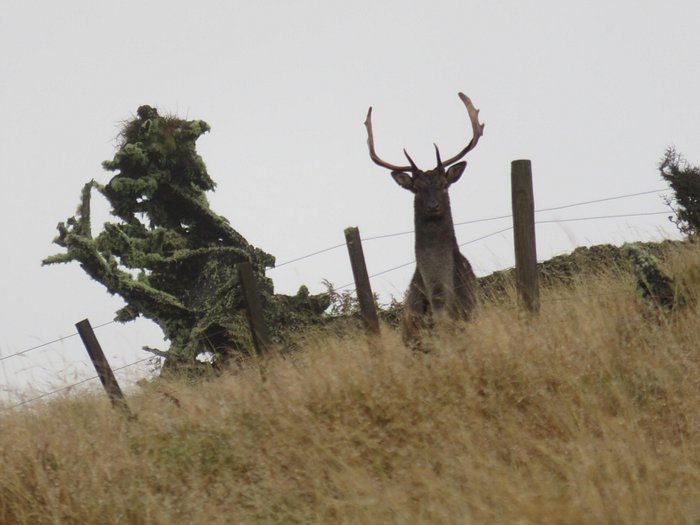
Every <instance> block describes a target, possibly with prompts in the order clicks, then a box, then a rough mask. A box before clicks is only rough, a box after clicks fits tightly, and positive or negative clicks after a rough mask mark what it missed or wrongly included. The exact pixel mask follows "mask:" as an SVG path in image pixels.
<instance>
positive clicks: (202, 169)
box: [43, 106, 328, 369]
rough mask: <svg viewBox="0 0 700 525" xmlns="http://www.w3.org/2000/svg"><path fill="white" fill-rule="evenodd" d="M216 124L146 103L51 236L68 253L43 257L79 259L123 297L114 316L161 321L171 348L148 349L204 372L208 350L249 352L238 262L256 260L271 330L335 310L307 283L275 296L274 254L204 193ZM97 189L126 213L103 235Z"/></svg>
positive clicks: (221, 358)
mask: <svg viewBox="0 0 700 525" xmlns="http://www.w3.org/2000/svg"><path fill="white" fill-rule="evenodd" d="M209 129H210V128H209V125H208V124H207V123H206V122H204V121H201V120H195V121H186V120H181V119H178V118H175V117H161V116H160V115H158V112H157V110H156V109H154V108H152V107H150V106H141V107H140V108H139V109H138V111H137V118H135V119H133V120H131V121H130V122H127V123H126V125H125V126H124V129H123V131H122V133H121V136H120V139H121V140H120V146H119V149H118V151H117V153H116V154H115V155H114V158H113V159H112V160H110V161H105V162H104V163H103V167H104V168H105V169H106V170H108V171H111V172H115V175H114V176H113V177H112V179H111V180H110V181H109V182H108V183H107V184H106V185H101V184H99V183H97V182H95V181H94V180H93V181H90V182H88V183H87V184H86V185H85V186H84V187H83V190H82V192H81V199H80V205H79V207H78V210H77V212H76V215H75V216H74V217H70V218H69V219H68V220H67V221H66V222H65V223H63V222H61V223H59V225H58V232H59V234H58V236H57V237H56V238H55V240H54V242H55V243H56V244H58V245H59V246H61V247H63V248H65V249H66V251H65V252H64V253H60V254H57V255H53V256H51V257H48V258H46V259H45V260H44V261H43V263H44V264H54V263H66V262H71V261H77V262H79V263H80V265H81V267H82V269H83V270H84V271H85V272H86V273H87V274H88V275H89V276H90V277H92V278H93V279H95V280H96V281H98V282H100V283H101V284H103V285H104V286H105V287H106V288H107V290H108V291H109V292H110V293H111V294H117V295H119V296H121V297H122V298H123V299H124V301H125V302H126V306H124V307H123V308H122V309H120V310H119V311H118V312H117V315H116V320H118V321H120V322H127V321H130V320H133V319H135V318H137V317H139V316H141V315H143V316H144V317H147V318H149V319H151V320H153V321H154V322H156V323H157V324H158V326H160V328H161V329H162V330H163V333H164V334H165V337H166V338H167V339H168V340H169V341H170V348H169V350H168V351H167V352H164V351H161V350H157V349H152V348H148V350H150V351H152V352H153V353H155V354H157V355H160V356H163V357H166V362H165V367H166V368H180V369H183V368H187V369H197V368H198V367H199V366H200V365H199V361H197V357H198V356H199V355H200V354H203V353H207V354H213V355H214V361H213V362H214V364H215V365H216V366H218V365H220V364H222V363H223V362H225V361H226V360H227V359H229V358H230V357H231V356H232V355H233V354H234V353H236V352H247V351H248V350H249V349H250V336H249V334H248V330H247V321H246V319H245V315H244V312H243V310H242V309H243V298H242V292H241V290H240V286H239V283H238V276H237V270H236V265H237V264H238V263H240V262H244V261H249V262H250V263H251V265H252V268H253V272H254V276H255V278H256V281H257V283H258V287H259V292H260V294H261V300H262V304H263V309H264V312H265V315H266V316H267V318H268V322H270V323H271V331H272V332H273V334H275V335H278V336H279V335H280V334H281V333H282V332H283V331H284V326H286V325H288V324H289V323H293V322H295V323H296V324H299V325H301V324H303V322H313V319H314V318H319V317H320V316H321V314H322V312H323V310H325V308H326V307H327V306H328V300H327V298H326V297H325V296H323V295H322V296H311V295H310V294H309V293H308V290H307V289H306V288H305V287H302V289H301V290H300V291H299V294H298V295H297V296H295V297H287V296H279V295H275V294H274V292H273V285H272V281H271V280H270V279H269V278H268V277H266V275H265V270H266V268H271V267H273V266H274V263H275V259H274V257H273V256H272V255H270V254H268V253H266V252H264V251H263V250H261V249H259V248H256V247H254V246H252V245H251V244H249V243H248V241H247V240H246V239H245V238H244V237H243V236H242V235H241V234H240V233H238V232H237V231H236V230H234V229H233V228H232V227H231V225H230V224H229V222H228V221H227V220H226V219H225V218H224V217H222V216H220V215H217V214H216V213H214V212H213V211H212V210H211V209H210V207H209V203H208V200H207V197H206V195H205V192H206V191H210V190H213V189H214V187H215V183H214V181H213V180H212V179H211V177H210V176H209V174H208V173H207V169H206V166H205V164H204V161H203V160H202V158H201V157H200V156H199V155H198V154H197V150H196V145H195V143H196V141H197V139H198V138H199V137H200V136H201V135H202V134H204V133H206V132H207V131H209ZM93 189H95V190H97V191H98V192H99V193H101V194H102V195H103V196H104V197H105V198H106V199H107V200H108V201H109V204H110V205H111V208H112V211H111V212H112V215H114V216H115V217H117V218H118V219H119V220H118V222H110V223H107V224H105V225H104V229H103V231H102V232H101V233H100V234H99V235H98V236H97V237H93V236H92V231H91V224H90V199H91V195H92V190H93Z"/></svg>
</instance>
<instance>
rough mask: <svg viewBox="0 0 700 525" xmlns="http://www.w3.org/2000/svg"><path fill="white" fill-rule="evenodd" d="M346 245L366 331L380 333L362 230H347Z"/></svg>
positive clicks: (353, 228)
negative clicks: (361, 235)
mask: <svg viewBox="0 0 700 525" xmlns="http://www.w3.org/2000/svg"><path fill="white" fill-rule="evenodd" d="M345 243H346V244H347V246H348V254H349V255H350V265H351V266H352V275H353V277H354V279H355V290H356V291H357V301H358V302H359V303H360V313H361V315H362V322H363V323H364V325H365V329H366V330H367V332H369V333H373V334H378V333H379V318H378V317H377V308H376V305H375V304H374V294H372V287H371V286H370V284H369V275H368V274H367V265H366V264H365V255H364V253H363V251H362V241H361V240H360V230H358V229H357V228H355V227H352V228H346V229H345Z"/></svg>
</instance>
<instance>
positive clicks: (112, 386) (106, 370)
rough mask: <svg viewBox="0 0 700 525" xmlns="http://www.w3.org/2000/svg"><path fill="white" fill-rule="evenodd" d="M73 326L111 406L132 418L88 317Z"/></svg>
mask: <svg viewBox="0 0 700 525" xmlns="http://www.w3.org/2000/svg"><path fill="white" fill-rule="evenodd" d="M75 327H76V328H77V329H78V334H80V338H81V339H82V340H83V344H84V345H85V349H86V350H87V353H88V355H89V356H90V360H91V361H92V364H93V365H94V366H95V371H96V372H97V375H98V376H99V378H100V381H102V386H103V387H104V389H105V392H107V395H108V396H109V400H110V401H111V402H112V406H113V407H116V408H120V409H122V410H124V411H125V412H126V413H127V415H128V416H129V417H131V418H133V417H134V416H133V415H132V413H131V411H130V410H129V406H128V405H127V403H126V399H125V398H124V393H123V392H122V389H121V388H119V383H117V378H116V377H114V372H112V369H111V368H110V366H109V363H108V362H107V358H106V357H105V354H104V352H103V351H102V347H101V346H100V342H99V341H98V340H97V336H95V332H94V330H93V329H92V326H91V325H90V321H89V320H88V319H83V320H82V321H80V322H79V323H76V325H75Z"/></svg>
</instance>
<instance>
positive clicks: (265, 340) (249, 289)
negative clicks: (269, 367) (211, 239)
mask: <svg viewBox="0 0 700 525" xmlns="http://www.w3.org/2000/svg"><path fill="white" fill-rule="evenodd" d="M238 280H239V281H240V283H241V288H242V290H243V298H244V299H245V305H246V313H247V314H248V323H249V324H250V332H251V334H252V335H253V344H254V345H255V351H256V352H257V354H258V356H261V355H263V354H265V353H267V352H268V351H269V350H270V347H271V345H270V337H269V336H268V333H267V325H266V324H265V319H264V318H263V312H262V306H260V297H259V296H258V287H257V285H256V284H255V277H253V269H252V267H251V265H250V263H249V262H247V261H246V262H242V263H239V264H238Z"/></svg>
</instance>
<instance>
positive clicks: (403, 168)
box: [365, 107, 415, 171]
mask: <svg viewBox="0 0 700 525" xmlns="http://www.w3.org/2000/svg"><path fill="white" fill-rule="evenodd" d="M365 127H366V128H367V146H369V157H370V158H371V159H372V161H373V162H374V163H375V164H378V165H379V166H381V167H382V168H388V169H390V170H394V171H411V169H412V167H415V164H413V161H411V158H410V157H408V153H406V150H404V153H406V157H408V160H409V162H410V163H411V166H397V165H396V164H389V163H388V162H386V161H383V160H382V159H380V158H379V155H377V153H376V152H375V151H374V134H373V133H372V107H370V108H369V111H368V112H367V118H366V119H365Z"/></svg>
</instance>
